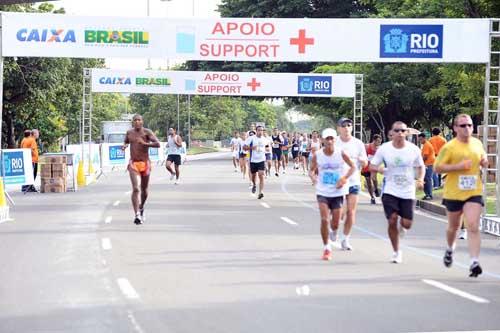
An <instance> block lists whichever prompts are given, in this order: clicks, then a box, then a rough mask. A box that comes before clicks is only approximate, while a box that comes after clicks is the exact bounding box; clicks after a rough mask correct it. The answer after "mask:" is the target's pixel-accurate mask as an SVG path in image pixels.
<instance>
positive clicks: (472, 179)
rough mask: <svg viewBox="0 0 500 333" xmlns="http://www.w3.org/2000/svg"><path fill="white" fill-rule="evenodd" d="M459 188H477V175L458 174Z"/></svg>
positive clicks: (466, 189)
mask: <svg viewBox="0 0 500 333" xmlns="http://www.w3.org/2000/svg"><path fill="white" fill-rule="evenodd" d="M458 188H459V189H461V190H463V191H472V190H475V189H476V188H477V176H458Z"/></svg>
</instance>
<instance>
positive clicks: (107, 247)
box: [101, 238, 112, 250]
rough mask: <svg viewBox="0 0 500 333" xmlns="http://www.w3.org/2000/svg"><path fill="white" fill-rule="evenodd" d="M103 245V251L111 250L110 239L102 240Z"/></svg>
mask: <svg viewBox="0 0 500 333" xmlns="http://www.w3.org/2000/svg"><path fill="white" fill-rule="evenodd" d="M101 245H102V249H103V250H111V248H112V246H111V240H110V239H109V238H103V239H101Z"/></svg>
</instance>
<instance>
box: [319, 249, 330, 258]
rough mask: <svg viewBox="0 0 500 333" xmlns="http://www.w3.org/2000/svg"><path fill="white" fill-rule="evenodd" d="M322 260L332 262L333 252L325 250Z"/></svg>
mask: <svg viewBox="0 0 500 333" xmlns="http://www.w3.org/2000/svg"><path fill="white" fill-rule="evenodd" d="M321 259H323V260H332V251H330V250H328V249H325V251H323V256H322V257H321Z"/></svg>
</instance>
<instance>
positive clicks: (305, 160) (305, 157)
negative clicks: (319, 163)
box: [300, 133, 310, 175]
mask: <svg viewBox="0 0 500 333" xmlns="http://www.w3.org/2000/svg"><path fill="white" fill-rule="evenodd" d="M309 141H310V140H309V138H308V136H307V133H304V134H303V135H302V136H301V141H300V156H301V158H300V159H301V162H302V172H303V174H304V175H305V174H306V170H307V171H309V152H310V147H309Z"/></svg>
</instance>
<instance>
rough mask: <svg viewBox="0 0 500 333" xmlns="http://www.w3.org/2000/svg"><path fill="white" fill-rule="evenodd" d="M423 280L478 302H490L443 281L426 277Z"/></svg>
mask: <svg viewBox="0 0 500 333" xmlns="http://www.w3.org/2000/svg"><path fill="white" fill-rule="evenodd" d="M422 282H423V283H426V284H428V285H431V286H433V287H436V288H439V289H442V290H444V291H447V292H449V293H452V294H454V295H457V296H460V297H463V298H467V299H468V300H471V301H473V302H476V303H489V302H490V301H488V300H487V299H484V298H481V297H478V296H474V295H472V294H469V293H466V292H465V291H462V290H459V289H456V288H453V287H450V286H448V285H446V284H444V283H441V282H437V281H434V280H426V279H423V280H422Z"/></svg>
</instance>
